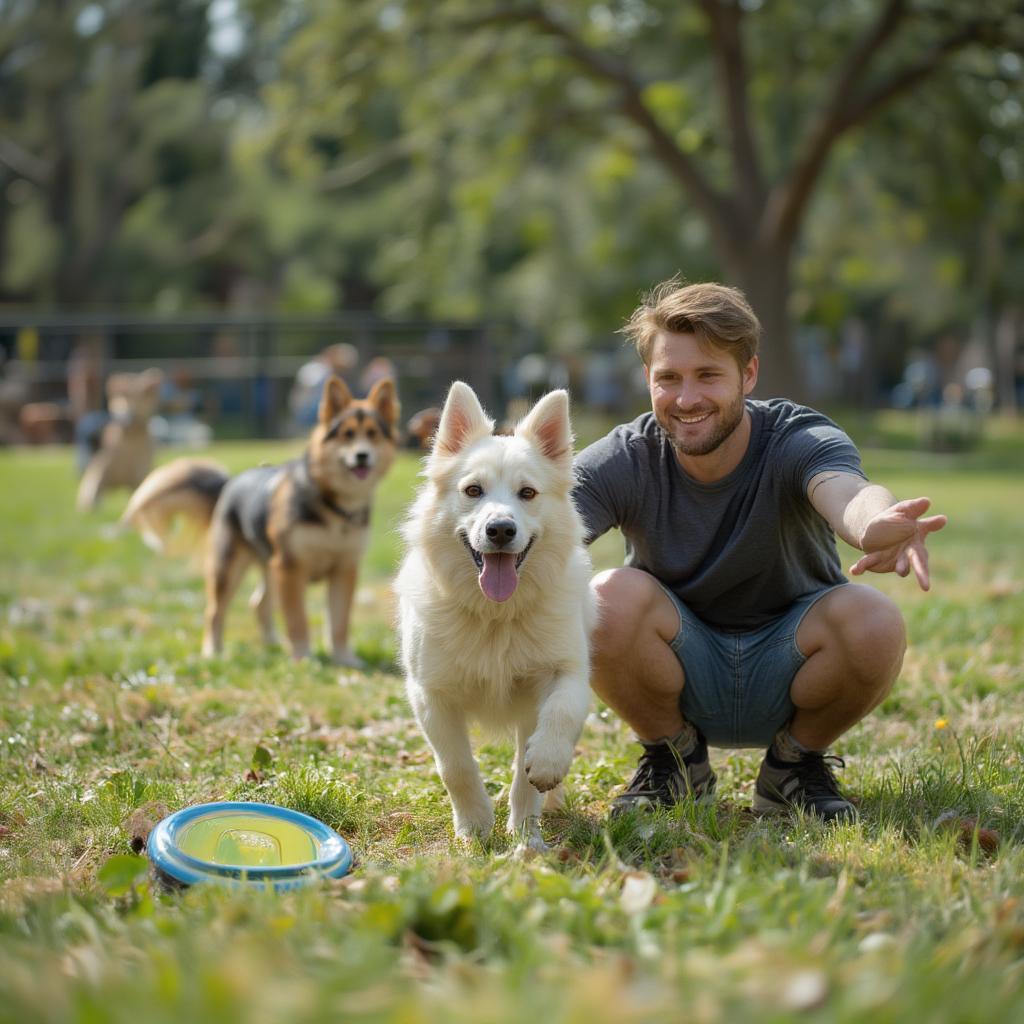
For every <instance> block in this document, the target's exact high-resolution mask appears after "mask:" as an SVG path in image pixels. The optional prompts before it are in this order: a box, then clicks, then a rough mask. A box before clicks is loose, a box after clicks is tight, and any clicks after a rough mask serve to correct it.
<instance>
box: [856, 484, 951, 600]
mask: <svg viewBox="0 0 1024 1024" xmlns="http://www.w3.org/2000/svg"><path fill="white" fill-rule="evenodd" d="M930 505H931V500H930V499H929V498H911V499H909V500H908V501H897V502H896V504H895V505H890V506H889V507H888V508H887V509H884V510H883V511H881V512H879V513H878V514H877V515H876V516H874V517H873V518H872V519H871V520H870V521H869V522H868V525H867V526H866V527H865V528H864V533H863V534H862V536H861V541H860V548H861V550H862V551H863V552H864V556H863V557H862V558H860V559H858V560H857V562H856V563H854V564H853V565H852V566H850V575H851V576H860V575H861V574H862V573H865V572H894V573H896V575H897V576H908V575H909V574H910V570H911V569H913V570H914V575H915V576H916V577H917V582H918V583H919V584H920V586H921V589H922V590H927V589H928V587H929V586H930V585H931V581H930V577H929V575H928V550H927V549H926V548H925V539H926V538H927V536H928V534H929V533H934V532H935V531H936V530H941V529H942V528H943V527H944V526H945V525H946V517H945V516H926V517H925V518H924V519H922V518H921V517H922V516H923V515H924V513H925V512H927V511H928V507H929V506H930Z"/></svg>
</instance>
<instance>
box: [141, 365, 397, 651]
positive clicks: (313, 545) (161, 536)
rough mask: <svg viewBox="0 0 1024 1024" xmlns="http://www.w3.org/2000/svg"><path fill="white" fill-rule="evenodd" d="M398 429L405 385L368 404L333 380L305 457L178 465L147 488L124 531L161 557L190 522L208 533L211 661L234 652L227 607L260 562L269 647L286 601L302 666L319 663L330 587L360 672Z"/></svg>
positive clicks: (338, 623) (334, 638)
mask: <svg viewBox="0 0 1024 1024" xmlns="http://www.w3.org/2000/svg"><path fill="white" fill-rule="evenodd" d="M398 422H399V404H398V396H397V393H396V391H395V384H394V381H392V380H381V381H379V382H378V383H377V384H376V385H374V387H373V389H372V390H371V391H370V394H369V395H368V396H367V397H366V399H365V400H359V401H357V400H354V399H353V398H352V395H351V394H350V392H349V390H348V387H347V386H346V385H345V382H344V381H343V380H341V379H340V378H339V377H331V378H329V379H328V380H327V382H326V384H325V385H324V391H323V397H322V398H321V400H320V407H319V411H318V422H317V424H316V426H315V427H314V428H313V432H312V434H311V435H310V438H309V445H308V447H307V448H306V451H305V453H304V455H302V456H301V457H300V458H297V459H293V460H292V461H291V462H287V463H285V464H284V465H281V466H261V467H259V468H257V469H249V470H246V471H245V472H243V473H240V474H239V475H238V476H236V477H229V475H228V473H227V471H226V470H225V469H224V468H223V467H221V466H218V465H216V464H215V463H211V462H208V461H204V460H200V459H177V460H175V461H174V462H171V463H169V464H168V465H166V466H161V467H160V468H159V469H156V470H154V471H153V472H152V473H151V474H150V475H149V476H148V477H147V478H146V479H145V480H144V481H143V483H142V484H141V485H140V487H139V489H138V490H137V491H136V492H135V493H134V494H133V495H132V498H131V500H130V501H129V503H128V507H127V508H126V509H125V512H124V515H123V516H122V522H125V523H128V524H130V525H132V526H134V527H135V528H136V529H138V530H139V531H140V533H141V534H142V536H143V538H144V539H145V541H146V543H147V544H149V545H150V547H153V548H155V549H156V550H158V551H163V550H164V549H165V547H166V542H167V538H168V534H169V533H170V530H171V527H172V524H173V521H174V520H175V519H176V518H177V517H178V516H179V515H180V516H184V517H185V518H187V519H190V520H192V521H193V522H194V523H196V524H198V525H199V526H201V527H203V528H207V529H208V534H207V540H206V566H205V575H206V615H205V626H204V630H203V654H204V655H207V656H212V655H216V654H219V653H220V652H221V650H222V649H223V643H224V616H225V613H226V611H227V607H228V603H229V602H230V600H231V598H232V596H233V595H234V593H235V590H236V589H237V588H238V585H239V584H240V583H241V580H242V576H243V575H244V574H245V571H246V570H247V569H248V568H249V567H250V566H251V565H252V564H253V563H254V562H259V564H260V566H261V568H262V571H263V580H262V582H261V584H260V585H259V586H258V587H257V589H256V591H255V593H254V594H253V595H252V598H251V600H250V604H251V605H252V607H253V608H254V610H255V612H256V617H257V620H258V621H259V624H260V628H261V630H262V633H263V638H264V641H265V642H266V643H268V644H273V643H276V636H275V631H274V620H273V605H274V603H275V601H276V602H278V603H280V606H281V611H282V614H283V617H284V622H285V629H286V632H287V634H288V640H289V643H290V645H291V651H292V655H293V657H295V658H303V657H305V656H306V655H308V654H309V652H310V643H309V626H308V623H307V620H306V610H305V589H306V586H307V584H309V583H313V582H316V581H318V580H325V581H326V583H327V608H328V616H327V631H328V641H329V643H330V647H331V650H332V652H333V656H334V661H335V663H337V664H340V665H349V666H353V667H356V666H358V665H360V664H361V662H360V660H359V658H358V657H357V656H356V655H355V654H354V653H353V651H352V649H351V647H350V645H349V621H350V618H351V613H352V600H353V595H354V594H355V589H356V580H357V577H358V572H359V563H360V561H361V560H362V558H363V555H364V554H365V552H366V548H367V545H368V543H369V538H370V510H371V503H372V501H373V494H374V491H375V490H376V488H377V485H378V484H379V483H380V481H381V479H382V478H383V477H384V475H385V473H387V471H388V469H389V468H390V467H391V464H392V462H393V461H394V458H395V452H396V432H397V428H398Z"/></svg>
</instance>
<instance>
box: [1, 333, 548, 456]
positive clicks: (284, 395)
mask: <svg viewBox="0 0 1024 1024" xmlns="http://www.w3.org/2000/svg"><path fill="white" fill-rule="evenodd" d="M338 343H346V344H348V345H352V346H353V347H354V348H355V350H356V352H357V354H358V363H357V365H356V366H355V367H354V368H353V369H352V371H351V373H347V374H346V377H347V378H348V379H349V382H350V384H352V385H353V390H356V391H358V390H359V380H360V377H361V374H362V372H363V370H364V369H365V368H366V367H367V366H368V365H369V364H370V362H371V360H374V359H378V360H379V359H382V358H383V359H389V360H391V362H392V363H393V364H394V367H395V370H396V375H397V379H398V386H399V393H400V397H401V400H402V405H403V408H404V409H405V410H406V411H408V412H409V413H411V412H414V411H415V410H417V409H419V408H423V407H424V406H429V405H436V404H437V403H438V402H439V401H440V400H441V399H442V398H443V396H444V394H445V392H446V390H447V388H448V385H449V383H450V382H451V381H452V380H453V379H456V378H461V379H463V380H466V381H467V382H469V383H470V384H471V385H472V386H473V388H474V389H475V390H476V391H477V393H478V394H479V395H480V397H481V400H482V401H483V402H484V403H485V405H487V406H488V407H490V408H492V409H494V410H496V411H498V410H500V409H502V408H503V405H504V402H505V400H506V398H507V397H508V396H507V395H506V394H505V383H504V377H503V371H504V368H505V367H507V366H508V365H509V364H510V363H512V362H514V361H515V360H517V359H519V358H520V357H521V356H522V355H523V354H524V353H526V352H528V351H529V350H530V349H531V347H532V345H533V339H532V338H531V336H530V335H529V334H528V332H526V331H525V330H524V329H522V328H520V327H518V326H516V325H515V324H511V323H507V322H488V323H479V324H471V325H465V324H445V323H436V322H434V323H432V322H426V321H413V320H382V319H379V318H375V317H370V316H353V315H341V314H336V315H331V316H304V317H299V316H260V317H255V316H242V315H217V316H211V315H201V316H174V317H160V316H121V315H110V314H66V315H49V314H48V315H35V314H32V313H6V314H0V354H2V355H3V356H4V357H5V359H4V365H3V368H2V372H3V377H4V380H5V381H6V382H16V383H17V385H18V387H19V389H20V391H21V392H22V393H23V394H24V395H25V396H26V399H27V400H29V401H36V402H38V401H48V402H55V403H58V404H60V403H67V402H68V397H69V396H68V371H69V366H70V364H71V361H72V360H73V358H74V354H75V353H76V352H81V351H82V350H88V351H89V352H90V354H91V356H92V358H93V360H94V362H96V363H97V365H98V367H99V373H100V375H101V376H102V377H103V378H104V379H105V378H106V377H107V376H108V375H109V374H111V373H116V372H134V371H139V370H143V369H146V368H148V367H151V366H155V367H159V368H161V369H163V370H164V371H165V375H166V377H167V379H168V380H169V381H171V382H173V383H174V385H175V386H176V387H178V388H179V389H180V390H182V391H184V392H187V393H188V394H190V395H191V396H192V398H193V399H194V402H195V406H196V408H195V414H196V415H197V417H198V418H200V419H203V420H205V421H206V422H208V423H210V424H211V425H212V426H213V427H214V428H215V430H216V431H217V433H218V434H221V435H231V434H238V435H247V436H259V437H273V436H280V435H281V434H283V433H285V432H286V431H287V430H288V423H289V408H288V396H289V393H290V392H291V389H292V387H293V384H294V382H295V379H296V374H297V373H298V371H299V368H300V367H301V366H302V365H303V364H305V363H307V362H309V360H310V359H311V358H313V357H314V356H316V354H317V353H319V352H321V351H322V350H323V349H325V348H326V347H327V346H330V345H335V344H338Z"/></svg>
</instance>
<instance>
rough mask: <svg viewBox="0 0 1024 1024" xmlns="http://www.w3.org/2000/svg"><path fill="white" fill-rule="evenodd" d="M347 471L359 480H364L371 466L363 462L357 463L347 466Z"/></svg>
mask: <svg viewBox="0 0 1024 1024" xmlns="http://www.w3.org/2000/svg"><path fill="white" fill-rule="evenodd" d="M348 468H349V472H350V473H351V474H352V475H353V476H354V477H356V478H358V479H359V480H365V479H366V478H367V477H368V476H369V475H370V470H371V468H372V467H371V466H368V465H366V464H365V463H362V462H361V463H359V464H358V465H356V466H349V467H348Z"/></svg>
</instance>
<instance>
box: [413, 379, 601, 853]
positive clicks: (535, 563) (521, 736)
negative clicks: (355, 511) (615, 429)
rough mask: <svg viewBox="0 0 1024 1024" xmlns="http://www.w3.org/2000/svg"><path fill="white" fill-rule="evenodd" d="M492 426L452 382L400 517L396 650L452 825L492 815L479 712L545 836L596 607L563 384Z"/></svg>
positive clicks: (579, 700)
mask: <svg viewBox="0 0 1024 1024" xmlns="http://www.w3.org/2000/svg"><path fill="white" fill-rule="evenodd" d="M493 426H494V424H493V423H492V421H491V420H490V419H488V418H487V415H486V414H485V413H484V410H483V409H482V408H481V406H480V402H479V401H478V400H477V397H476V395H475V394H474V392H473V390H472V389H471V388H470V387H469V386H468V385H466V384H463V383H462V382H461V381H456V382H455V383H454V384H453V385H452V387H451V391H450V392H449V394H448V399H447V401H446V403H445V406H444V410H443V412H442V414H441V423H440V426H439V427H438V431H437V435H436V437H435V439H434V446H433V449H432V451H431V454H430V456H429V458H428V459H427V462H426V470H425V474H424V475H425V476H426V483H425V485H424V486H423V488H422V490H421V491H420V493H419V496H418V498H417V500H416V502H415V504H414V505H413V507H412V510H411V512H410V515H409V518H408V520H407V521H406V524H405V528H404V535H405V539H406V542H407V545H408V553H407V554H406V557H405V560H404V562H403V564H402V568H401V570H400V572H399V574H398V579H397V582H396V585H395V586H396V590H397V592H398V596H399V616H400V632H401V644H402V663H403V667H404V669H405V673H406V686H407V689H408V694H409V700H410V702H411V704H412V708H413V711H414V713H415V715H416V719H417V721H418V722H419V724H420V726H421V727H422V729H423V731H424V733H425V734H426V737H427V740H428V741H429V742H430V746H431V747H432V748H433V751H434V759H435V761H436V763H437V770H438V773H439V774H440V776H441V780H442V781H443V782H444V784H445V787H446V788H447V790H448V794H449V796H450V797H451V801H452V809H453V812H454V818H455V831H456V834H457V835H458V836H459V837H461V838H468V837H471V836H485V835H487V834H488V833H489V832H490V831H491V828H492V827H493V825H494V808H493V806H492V804H491V799H490V797H489V796H488V795H487V791H486V790H485V789H484V785H483V782H482V780H481V778H480V771H479V769H478V767H477V763H476V761H475V759H474V757H473V751H472V748H471V747H470V741H469V732H468V724H469V722H470V721H476V722H480V723H481V724H482V725H483V726H484V727H485V728H488V729H499V730H505V731H513V732H514V733H515V738H516V755H515V767H514V771H513V778H512V789H511V792H510V795H509V805H510V806H509V820H508V827H509V831H510V832H513V833H519V834H521V835H523V837H524V839H525V840H526V842H527V843H528V844H529V845H530V846H532V847H534V848H543V846H544V843H543V840H542V839H541V837H540V830H539V817H540V813H541V805H542V803H543V802H544V796H543V794H544V793H548V806H551V805H553V804H554V805H557V801H558V799H559V797H560V795H561V786H560V783H561V781H562V779H563V778H564V777H565V774H566V772H567V771H568V770H569V765H570V763H571V761H572V757H573V750H574V747H575V745H576V740H577V739H578V738H579V734H580V731H581V729H582V728H583V722H584V719H585V718H586V715H587V709H588V706H589V703H590V685H589V669H590V654H589V638H590V633H591V631H592V629H593V627H594V623H595V621H596V617H597V611H596V606H595V603H594V599H593V596H592V595H591V592H590V586H589V583H590V575H591V567H590V557H589V555H588V554H587V551H586V548H585V547H584V546H583V525H582V522H581V520H580V517H579V514H578V513H577V511H576V508H575V506H574V505H573V503H572V497H571V491H572V487H573V472H572V441H573V438H572V430H571V427H570V424H569V398H568V395H567V394H566V393H565V392H564V391H553V392H552V393H551V394H548V395H545V396H544V398H542V399H541V400H540V401H539V402H538V403H537V404H536V405H535V406H534V407H533V409H532V410H531V411H530V412H529V414H528V415H527V416H526V418H525V419H524V420H523V421H522V422H521V423H520V424H519V425H518V426H517V427H516V430H515V433H514V434H513V435H512V436H510V437H495V436H494V435H492V433H491V431H492V429H493Z"/></svg>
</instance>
